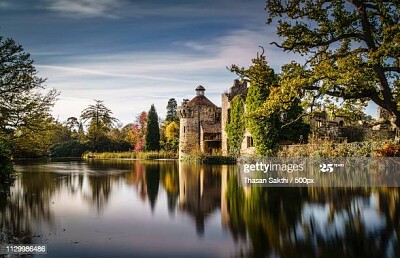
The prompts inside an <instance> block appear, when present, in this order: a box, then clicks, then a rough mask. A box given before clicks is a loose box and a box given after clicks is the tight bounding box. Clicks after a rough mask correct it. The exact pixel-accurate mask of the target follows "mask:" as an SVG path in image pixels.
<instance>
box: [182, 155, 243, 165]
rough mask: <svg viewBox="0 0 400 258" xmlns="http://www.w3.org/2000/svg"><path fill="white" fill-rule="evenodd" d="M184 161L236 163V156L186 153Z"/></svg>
mask: <svg viewBox="0 0 400 258" xmlns="http://www.w3.org/2000/svg"><path fill="white" fill-rule="evenodd" d="M182 161H183V162H189V163H200V164H227V165H229V164H236V158H235V157H232V156H219V155H185V156H184V157H183V160H182Z"/></svg>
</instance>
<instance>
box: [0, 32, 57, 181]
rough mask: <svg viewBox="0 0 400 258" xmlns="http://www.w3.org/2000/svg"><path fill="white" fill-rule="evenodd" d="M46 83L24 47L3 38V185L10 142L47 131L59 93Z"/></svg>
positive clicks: (0, 131) (0, 126)
mask: <svg viewBox="0 0 400 258" xmlns="http://www.w3.org/2000/svg"><path fill="white" fill-rule="evenodd" d="M44 82H45V80H44V79H42V78H40V77H38V76H37V71H36V68H35V66H34V65H33V59H32V58H31V57H30V55H29V54H28V53H26V52H24V49H23V48H22V46H21V45H19V44H17V43H16V42H15V41H14V40H13V39H4V38H3V37H2V36H0V183H3V182H5V181H7V178H9V175H10V174H11V172H12V164H11V162H10V161H11V159H10V157H11V151H10V149H11V148H12V146H11V144H10V140H14V139H15V138H17V137H21V138H23V137H24V135H23V133H22V132H28V133H29V132H32V131H36V132H43V131H44V129H46V125H47V120H48V119H49V118H50V109H51V107H52V106H53V105H54V102H55V101H56V98H57V95H58V92H57V91H56V90H54V89H53V90H50V91H48V92H47V93H46V92H43V90H44ZM0 188H1V186H0Z"/></svg>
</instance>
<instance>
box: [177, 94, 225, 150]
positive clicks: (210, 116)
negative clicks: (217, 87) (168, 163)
mask: <svg viewBox="0 0 400 258" xmlns="http://www.w3.org/2000/svg"><path fill="white" fill-rule="evenodd" d="M204 92H205V89H204V87H203V86H199V87H197V88H196V97H194V98H193V99H192V100H190V101H189V100H184V101H183V102H182V105H181V106H179V107H178V115H179V117H180V129H179V130H180V137H179V158H183V157H184V156H185V155H188V154H195V153H206V154H213V153H215V152H217V151H218V150H220V148H221V108H219V107H217V106H216V105H215V104H214V103H212V102H211V101H210V100H209V99H208V98H207V97H206V96H204Z"/></svg>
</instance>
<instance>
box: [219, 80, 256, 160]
mask: <svg viewBox="0 0 400 258" xmlns="http://www.w3.org/2000/svg"><path fill="white" fill-rule="evenodd" d="M238 95H242V96H243V97H244V99H245V98H246V96H247V83H246V82H240V81H239V80H234V81H233V85H232V87H231V88H230V89H229V92H226V93H224V94H222V107H221V108H222V111H221V120H222V121H221V136H222V155H229V144H228V135H227V134H226V131H225V129H226V125H227V124H228V123H229V120H230V108H231V105H230V103H231V101H232V99H233V98H234V97H236V96H238ZM244 109H245V110H246V107H244ZM252 139H253V138H252V136H251V134H250V132H249V131H248V129H247V128H246V129H245V132H244V137H243V141H242V144H241V149H240V154H242V155H253V154H254V153H255V148H254V146H253V145H252V142H253V140H252Z"/></svg>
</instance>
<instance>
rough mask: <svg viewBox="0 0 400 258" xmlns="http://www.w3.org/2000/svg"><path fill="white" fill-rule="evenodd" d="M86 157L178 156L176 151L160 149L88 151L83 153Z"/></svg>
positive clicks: (170, 157) (147, 158)
mask: <svg viewBox="0 0 400 258" xmlns="http://www.w3.org/2000/svg"><path fill="white" fill-rule="evenodd" d="M83 157H84V158H94V159H146V160H152V159H176V158H178V156H177V153H176V152H171V151H158V152H155V151H153V152H133V151H129V152H102V153H94V152H86V153H85V154H84V155H83Z"/></svg>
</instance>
